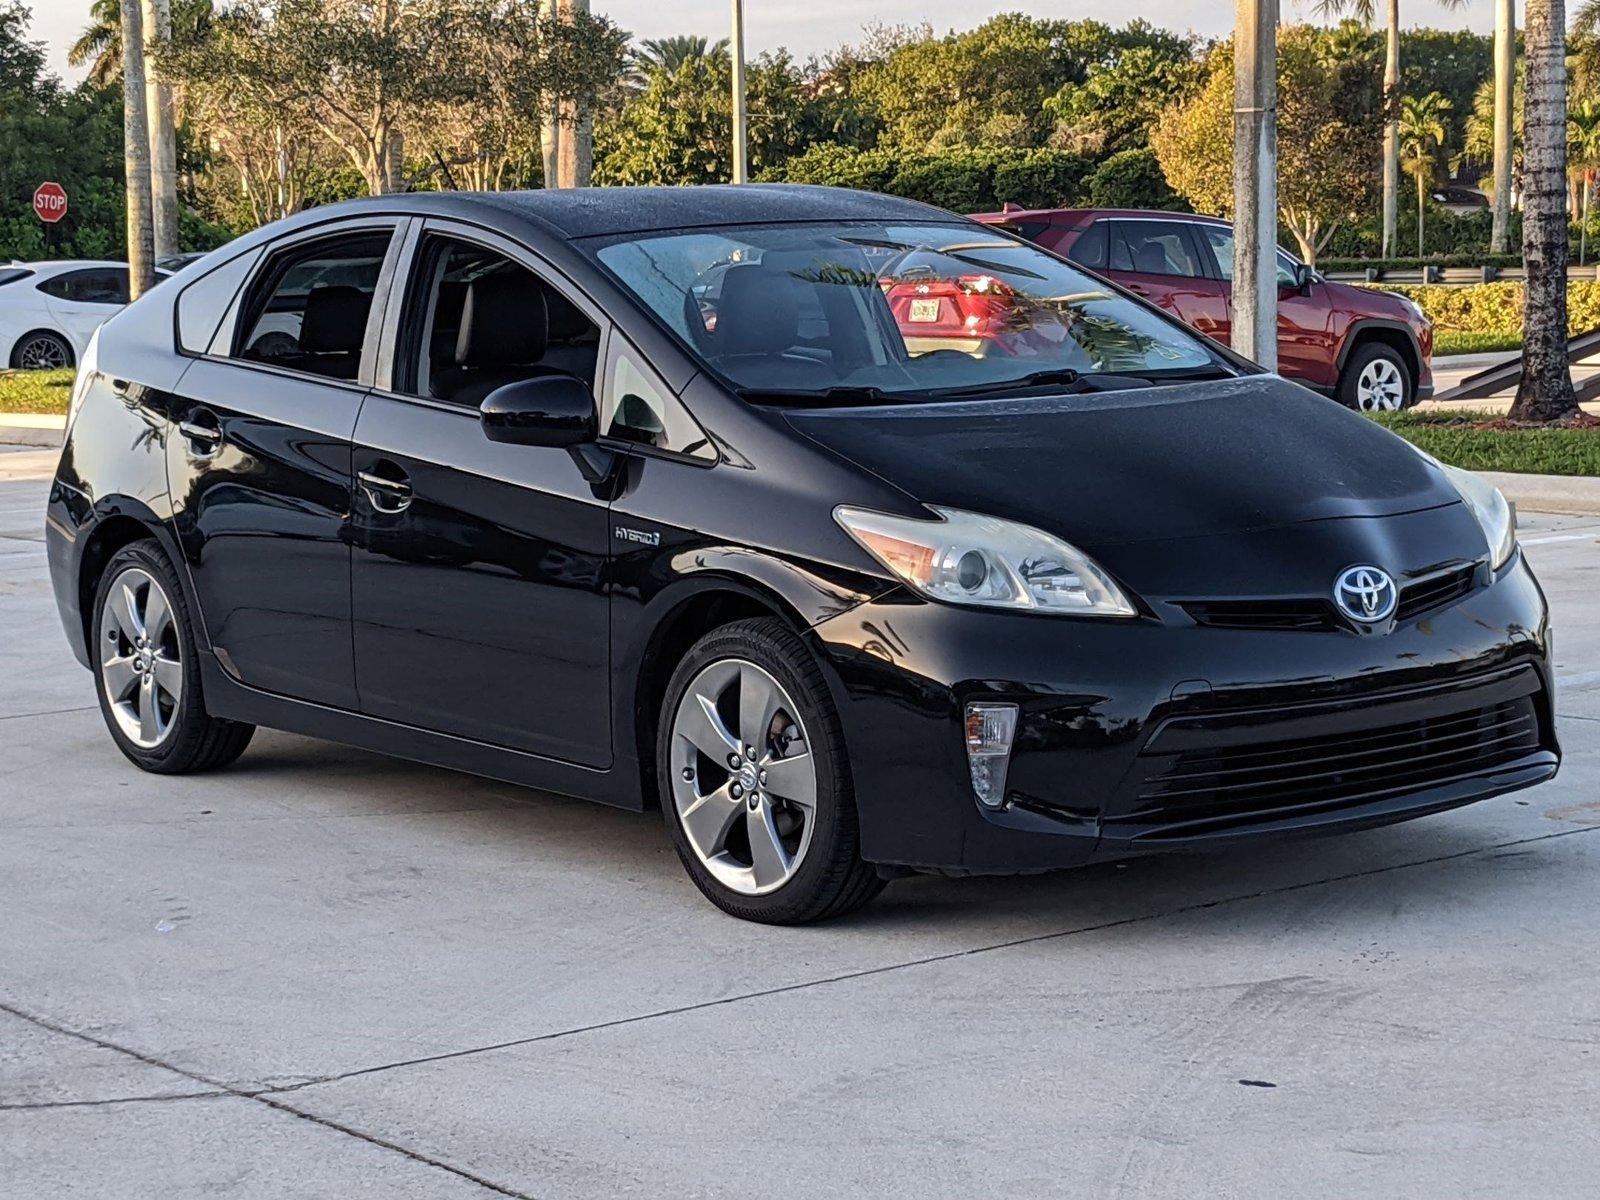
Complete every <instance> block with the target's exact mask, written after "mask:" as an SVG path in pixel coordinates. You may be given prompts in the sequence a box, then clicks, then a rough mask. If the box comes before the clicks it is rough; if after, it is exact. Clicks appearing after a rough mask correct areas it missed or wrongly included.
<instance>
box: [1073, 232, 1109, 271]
mask: <svg viewBox="0 0 1600 1200" xmlns="http://www.w3.org/2000/svg"><path fill="white" fill-rule="evenodd" d="M1067 260H1068V261H1069V262H1075V263H1077V264H1078V265H1079V266H1080V267H1088V268H1089V269H1090V270H1091V271H1104V270H1105V269H1106V223H1105V222H1104V221H1096V222H1095V223H1094V224H1093V225H1091V226H1089V228H1087V229H1085V230H1084V231H1083V232H1082V233H1081V234H1079V235H1078V238H1077V240H1075V241H1074V242H1073V243H1072V245H1070V246H1068V247H1067Z"/></svg>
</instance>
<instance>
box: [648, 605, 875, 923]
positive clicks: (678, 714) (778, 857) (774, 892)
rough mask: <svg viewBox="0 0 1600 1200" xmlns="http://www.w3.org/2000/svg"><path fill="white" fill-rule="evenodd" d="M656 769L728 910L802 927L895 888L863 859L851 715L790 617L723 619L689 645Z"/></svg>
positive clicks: (666, 803) (685, 857)
mask: <svg viewBox="0 0 1600 1200" xmlns="http://www.w3.org/2000/svg"><path fill="white" fill-rule="evenodd" d="M656 770H657V776H658V779H659V782H660V793H661V807H662V812H663V815H664V816H665V818H666V822H667V829H668V831H669V833H670V834H671V837H672V843H673V846H674V847H675V848H676V849H677V851H678V857H679V858H680V859H681V860H682V861H683V865H684V869H685V870H686V871H688V873H689V877H690V878H691V879H693V880H694V882H695V885H696V886H697V887H699V889H700V890H701V892H703V893H704V894H705V896H706V898H707V899H709V900H710V901H711V902H712V903H713V904H715V905H716V906H717V907H718V908H720V909H722V910H723V911H724V912H726V913H729V914H731V915H732V916H735V917H740V918H743V919H744V920H747V921H760V922H763V923H766V924H771V925H797V924H802V923H804V922H807V921H816V920H823V919H826V918H830V917H837V916H841V915H843V914H844V913H847V912H852V911H854V910H855V909H857V908H860V907H861V906H862V905H863V904H866V903H867V902H868V901H869V900H871V899H872V898H873V897H874V896H876V895H877V894H878V892H879V891H881V890H882V888H883V881H882V880H880V879H879V878H878V874H877V871H876V870H875V869H874V868H873V867H872V865H871V864H870V863H867V862H864V861H863V860H862V858H861V853H860V837H861V835H860V829H859V825H858V822H857V819H856V806H855V793H854V790H853V788H852V787H851V783H850V772H849V766H848V761H847V758H846V753H845V745H844V734H843V731H842V730H841V728H840V725H839V716H838V713H837V711H836V710H835V709H834V706H833V701H832V699H831V697H830V696H829V694H828V690H827V686H826V684H825V683H824V681H823V678H822V672H821V670H820V669H819V667H818V666H817V663H816V660H815V659H814V658H813V657H812V655H811V652H810V651H809V650H807V648H806V646H805V644H804V643H803V642H801V640H800V639H799V638H798V637H797V636H796V635H795V633H794V632H793V631H792V630H791V629H790V628H789V627H788V626H787V625H785V624H783V623H782V622H781V621H778V620H776V619H773V618H758V619H754V620H747V621H738V622H735V623H734V624H732V625H726V626H723V627H722V628H721V629H717V630H714V631H713V632H711V633H709V634H707V635H706V636H705V637H703V638H701V639H700V640H699V641H698V642H696V643H695V645H694V646H693V647H692V648H691V649H690V651H689V653H688V654H686V655H685V656H684V658H683V661H682V662H680V663H679V664H678V668H677V670H676V671H674V672H673V675H672V679H671V681H670V682H669V683H668V685H667V694H666V698H665V703H664V704H663V705H662V709H661V724H660V728H659V731H658V734H657V738H656Z"/></svg>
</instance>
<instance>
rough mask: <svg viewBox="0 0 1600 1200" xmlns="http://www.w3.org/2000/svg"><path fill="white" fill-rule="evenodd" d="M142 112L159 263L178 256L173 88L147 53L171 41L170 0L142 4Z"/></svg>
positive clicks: (143, 0)
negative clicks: (144, 113)
mask: <svg viewBox="0 0 1600 1200" xmlns="http://www.w3.org/2000/svg"><path fill="white" fill-rule="evenodd" d="M140 19H141V21H142V22H143V23H144V45H145V58H146V62H145V79H144V100H145V109H146V111H147V114H148V120H149V124H150V211H151V219H152V222H153V227H154V245H155V256H156V260H157V261H158V262H159V261H160V260H161V259H163V258H166V257H168V256H169V255H172V254H176V253H178V135H177V130H176V128H175V127H174V119H173V112H172V86H171V85H170V84H168V83H166V82H164V81H163V80H162V78H161V72H160V70H159V68H158V67H155V66H153V65H152V64H151V63H150V62H149V59H150V57H151V55H150V52H151V51H152V50H156V49H158V48H160V47H162V46H165V45H167V44H168V43H169V42H171V41H172V5H171V0H142V5H141V13H140Z"/></svg>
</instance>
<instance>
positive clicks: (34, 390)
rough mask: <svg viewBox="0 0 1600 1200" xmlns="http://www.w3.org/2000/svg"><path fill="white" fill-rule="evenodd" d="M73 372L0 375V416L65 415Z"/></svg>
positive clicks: (10, 373)
mask: <svg viewBox="0 0 1600 1200" xmlns="http://www.w3.org/2000/svg"><path fill="white" fill-rule="evenodd" d="M72 379H73V372H72V371H71V370H70V369H67V370H63V371H0V413H65V412H66V411H67V402H68V401H69V400H71V399H72Z"/></svg>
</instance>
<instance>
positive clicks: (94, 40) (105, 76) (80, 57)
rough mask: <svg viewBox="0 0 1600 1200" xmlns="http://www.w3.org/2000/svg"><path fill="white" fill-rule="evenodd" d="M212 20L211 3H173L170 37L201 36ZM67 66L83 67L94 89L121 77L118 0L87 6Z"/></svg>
mask: <svg viewBox="0 0 1600 1200" xmlns="http://www.w3.org/2000/svg"><path fill="white" fill-rule="evenodd" d="M214 16H215V10H214V8H213V5H212V0H173V3H172V13H171V17H172V30H173V35H174V36H176V37H179V38H193V37H197V36H200V35H203V34H204V33H205V31H206V30H207V29H208V28H209V27H210V25H211V21H212V18H213V17H214ZM67 62H68V64H69V65H71V66H74V67H81V66H83V65H84V64H86V63H87V64H88V67H89V82H90V83H92V84H94V85H95V86H96V87H107V86H109V85H110V84H112V83H114V82H116V81H117V79H119V78H120V77H121V76H122V5H121V0H94V3H93V4H91V5H90V6H89V24H88V25H86V26H85V27H84V30H83V32H82V33H80V34H79V35H78V39H77V41H75V42H73V43H72V45H71V46H70V47H69V48H68V50H67Z"/></svg>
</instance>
